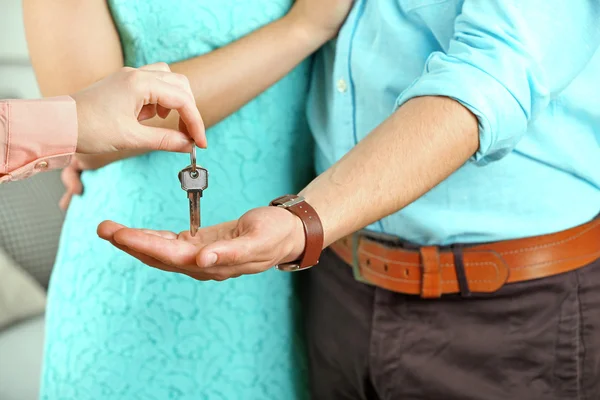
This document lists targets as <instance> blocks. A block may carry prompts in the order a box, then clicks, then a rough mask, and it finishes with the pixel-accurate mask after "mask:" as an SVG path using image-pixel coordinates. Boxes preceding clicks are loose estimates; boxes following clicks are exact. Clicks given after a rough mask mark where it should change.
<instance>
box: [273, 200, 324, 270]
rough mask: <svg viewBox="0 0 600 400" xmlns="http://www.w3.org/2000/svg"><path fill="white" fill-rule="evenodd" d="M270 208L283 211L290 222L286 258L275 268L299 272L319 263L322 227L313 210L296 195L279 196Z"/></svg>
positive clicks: (321, 247) (321, 246)
mask: <svg viewBox="0 0 600 400" xmlns="http://www.w3.org/2000/svg"><path fill="white" fill-rule="evenodd" d="M270 206H274V207H277V208H282V209H285V210H286V212H289V214H290V215H293V217H292V218H293V220H290V222H291V224H290V231H289V232H290V234H289V235H288V237H289V242H288V244H289V245H290V246H289V247H288V249H289V250H288V251H287V256H286V257H284V258H283V260H281V262H282V263H281V262H280V264H279V265H278V266H277V268H278V269H280V270H282V271H301V270H304V269H307V268H310V267H312V266H314V265H316V264H318V262H319V256H320V255H321V251H322V250H323V226H322V225H321V220H320V218H319V215H318V214H317V213H316V211H315V209H314V208H313V207H312V206H311V205H310V204H308V203H307V202H306V201H305V199H304V198H303V197H301V196H297V195H293V194H292V195H285V196H280V197H278V198H276V199H274V200H272V201H271V203H270Z"/></svg>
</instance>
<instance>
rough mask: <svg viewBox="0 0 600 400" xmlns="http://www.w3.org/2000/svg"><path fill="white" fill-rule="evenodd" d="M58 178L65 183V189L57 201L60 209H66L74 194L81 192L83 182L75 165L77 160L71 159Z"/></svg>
mask: <svg viewBox="0 0 600 400" xmlns="http://www.w3.org/2000/svg"><path fill="white" fill-rule="evenodd" d="M60 179H61V181H62V183H63V185H65V188H66V191H65V193H64V194H63V196H62V197H61V199H60V200H59V202H58V206H59V207H60V209H61V210H63V211H66V210H67V208H69V204H71V199H72V198H73V195H75V194H78V195H80V194H82V193H83V184H82V183H81V171H80V170H79V168H78V167H77V160H75V159H73V161H72V162H71V164H70V165H68V166H67V167H66V168H65V169H63V170H62V172H61V173H60Z"/></svg>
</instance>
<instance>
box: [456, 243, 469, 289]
mask: <svg viewBox="0 0 600 400" xmlns="http://www.w3.org/2000/svg"><path fill="white" fill-rule="evenodd" d="M452 254H453V255H454V269H455V270H456V278H457V280H458V288H459V289H460V295H461V296H462V297H470V296H471V294H472V293H471V289H470V288H469V281H468V280H467V274H466V272H465V262H464V259H463V251H462V248H460V247H459V246H456V247H455V246H453V247H452Z"/></svg>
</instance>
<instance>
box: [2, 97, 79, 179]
mask: <svg viewBox="0 0 600 400" xmlns="http://www.w3.org/2000/svg"><path fill="white" fill-rule="evenodd" d="M76 147H77V108H76V105H75V100H73V99H72V98H71V97H69V96H61V97H52V98H47V99H40V100H2V101H0V183H3V182H10V181H14V180H19V179H24V178H27V177H29V176H32V175H34V174H36V173H38V172H41V171H47V170H50V169H57V168H63V167H65V166H67V165H68V164H69V161H70V160H71V156H72V155H73V154H74V153H75V149H76Z"/></svg>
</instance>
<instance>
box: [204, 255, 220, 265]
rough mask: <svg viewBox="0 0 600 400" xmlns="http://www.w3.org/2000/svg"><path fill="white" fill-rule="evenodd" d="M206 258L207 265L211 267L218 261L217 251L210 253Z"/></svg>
mask: <svg viewBox="0 0 600 400" xmlns="http://www.w3.org/2000/svg"><path fill="white" fill-rule="evenodd" d="M204 259H205V260H206V265H205V267H210V266H212V265H215V263H216V262H217V255H216V254H215V253H208V254H207V255H206V257H205V258H204Z"/></svg>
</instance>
